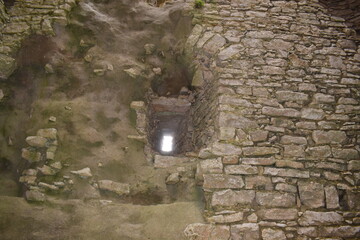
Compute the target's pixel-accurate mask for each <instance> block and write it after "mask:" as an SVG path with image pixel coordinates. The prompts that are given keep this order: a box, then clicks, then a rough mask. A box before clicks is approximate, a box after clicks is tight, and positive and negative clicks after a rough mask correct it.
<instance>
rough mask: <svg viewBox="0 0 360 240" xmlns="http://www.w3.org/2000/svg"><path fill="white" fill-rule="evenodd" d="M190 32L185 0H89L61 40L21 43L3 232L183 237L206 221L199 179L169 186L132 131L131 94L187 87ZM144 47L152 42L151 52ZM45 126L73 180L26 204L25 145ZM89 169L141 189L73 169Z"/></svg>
mask: <svg viewBox="0 0 360 240" xmlns="http://www.w3.org/2000/svg"><path fill="white" fill-rule="evenodd" d="M190 31H191V18H190V17H189V16H185V15H184V11H183V4H182V3H180V2H179V3H177V2H175V3H173V4H166V5H165V6H164V7H161V8H156V7H152V6H149V5H148V4H146V3H144V2H139V1H130V0H123V1H116V0H109V1H94V2H92V1H82V2H81V4H80V6H79V7H77V9H75V10H74V12H73V15H72V16H71V19H70V24H69V25H68V26H66V27H64V26H60V25H58V26H55V33H56V36H55V37H44V36H32V37H31V38H30V39H28V40H27V41H26V42H25V43H24V46H23V48H22V49H21V51H20V52H19V56H18V59H17V60H18V63H19V66H20V67H19V69H18V70H17V72H16V73H15V74H14V75H13V76H12V77H11V78H10V79H9V81H8V82H6V83H1V85H2V86H5V87H6V88H7V89H10V90H9V91H8V92H7V93H6V94H7V97H6V99H5V101H4V102H3V103H2V104H1V105H0V128H1V134H0V159H1V161H2V162H3V164H2V165H0V166H1V172H0V196H2V197H0V236H1V237H0V239H121V240H122V239H124V240H125V239H157V240H159V239H182V238H180V237H179V236H182V231H183V230H184V228H185V226H186V225H187V224H190V223H193V222H201V221H202V216H201V211H202V206H201V192H199V191H198V190H197V189H196V187H195V186H193V185H191V186H187V187H186V186H185V187H184V186H183V187H180V188H178V189H177V191H182V192H180V193H176V194H174V193H173V191H170V192H169V191H168V188H169V187H168V186H166V184H165V178H166V177H167V175H168V174H169V173H168V171H167V170H160V169H154V168H153V166H152V165H151V164H149V162H147V160H146V159H145V156H144V153H143V148H144V146H143V144H142V143H140V142H136V141H134V140H129V139H128V138H127V136H128V135H131V134H136V130H135V113H134V112H133V111H131V110H130V107H129V105H130V103H131V102H132V101H134V100H144V97H145V93H146V92H147V91H148V90H149V88H150V87H151V86H153V87H154V86H155V88H154V91H155V92H157V93H158V94H159V95H163V94H165V93H169V92H170V94H176V93H177V91H179V90H180V88H181V87H182V86H183V85H184V84H185V85H186V84H187V82H186V81H187V80H188V76H187V75H188V74H190V71H189V70H188V69H187V67H186V65H185V64H184V62H183V61H182V46H183V44H184V41H185V39H186V36H187V35H188V34H189V32H190ZM145 44H154V46H155V49H154V51H153V53H151V54H146V53H145V50H144V45H145ZM153 68H161V70H162V74H161V75H156V74H154V72H153ZM126 69H134V70H135V72H136V76H135V77H134V76H131V75H129V74H127V73H126V72H125V71H124V70H126ZM171 79H175V80H171ZM51 116H54V117H56V122H50V121H49V120H48V119H49V117H51ZM48 127H54V128H56V129H57V130H58V137H59V147H58V150H57V152H56V159H57V160H59V161H61V163H62V164H63V165H64V166H65V167H64V168H63V169H62V171H61V175H68V176H71V177H72V179H73V180H74V184H73V187H72V189H71V191H67V192H66V193H61V194H53V195H52V196H51V198H50V200H49V202H48V203H46V204H44V205H36V204H28V203H27V202H26V201H25V200H23V199H22V198H21V196H22V194H23V189H22V188H21V186H20V185H18V184H17V178H18V176H19V173H21V171H22V169H24V168H26V167H27V166H28V164H27V163H26V162H25V161H24V160H21V156H20V154H21V148H23V147H25V146H26V143H25V141H24V139H25V137H26V136H29V135H34V134H35V133H36V131H37V130H38V129H40V128H48ZM9 141H10V142H11V144H9ZM85 167H89V168H90V169H91V171H92V174H93V181H96V180H102V179H108V180H113V181H117V182H122V183H129V184H130V185H131V186H132V191H135V192H137V193H138V194H136V195H135V196H133V197H132V198H130V199H125V200H124V199H120V200H119V199H117V198H116V197H114V196H109V195H101V194H99V192H98V190H97V189H95V188H94V187H93V185H91V184H90V183H89V181H85V180H83V179H79V178H76V177H74V176H72V175H71V174H70V171H73V170H79V169H82V168H85ZM179 196H182V197H179ZM101 199H108V200H111V201H113V203H112V204H110V205H102V204H101V203H100V201H99V200H101Z"/></svg>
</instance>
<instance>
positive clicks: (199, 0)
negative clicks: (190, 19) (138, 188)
mask: <svg viewBox="0 0 360 240" xmlns="http://www.w3.org/2000/svg"><path fill="white" fill-rule="evenodd" d="M204 5H205V2H204V1H203V0H195V2H194V7H195V8H203V7H204Z"/></svg>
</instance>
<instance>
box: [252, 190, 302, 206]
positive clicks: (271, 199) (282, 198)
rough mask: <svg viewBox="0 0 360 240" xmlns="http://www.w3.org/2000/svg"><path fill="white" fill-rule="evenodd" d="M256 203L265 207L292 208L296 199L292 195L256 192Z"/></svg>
mask: <svg viewBox="0 0 360 240" xmlns="http://www.w3.org/2000/svg"><path fill="white" fill-rule="evenodd" d="M256 202H257V203H258V204H259V205H260V206H266V207H293V206H295V203H296V198H295V194H292V193H278V192H256Z"/></svg>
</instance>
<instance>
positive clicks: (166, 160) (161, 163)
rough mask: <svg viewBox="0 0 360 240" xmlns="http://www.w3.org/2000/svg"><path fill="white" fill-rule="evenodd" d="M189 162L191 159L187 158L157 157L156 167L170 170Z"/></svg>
mask: <svg viewBox="0 0 360 240" xmlns="http://www.w3.org/2000/svg"><path fill="white" fill-rule="evenodd" d="M189 161H190V159H189V158H187V157H174V156H162V155H155V160H154V167H155V168H168V167H172V166H176V165H179V164H182V163H186V162H189Z"/></svg>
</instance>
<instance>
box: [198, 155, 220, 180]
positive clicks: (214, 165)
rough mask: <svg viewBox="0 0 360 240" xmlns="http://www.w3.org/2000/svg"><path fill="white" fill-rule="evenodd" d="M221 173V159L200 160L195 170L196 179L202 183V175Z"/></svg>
mask: <svg viewBox="0 0 360 240" xmlns="http://www.w3.org/2000/svg"><path fill="white" fill-rule="evenodd" d="M222 172H223V164H222V162H221V158H215V159H206V160H202V161H200V162H199V163H198V165H197V168H196V179H198V180H201V181H202V180H203V179H204V177H203V175H204V174H207V173H222Z"/></svg>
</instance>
